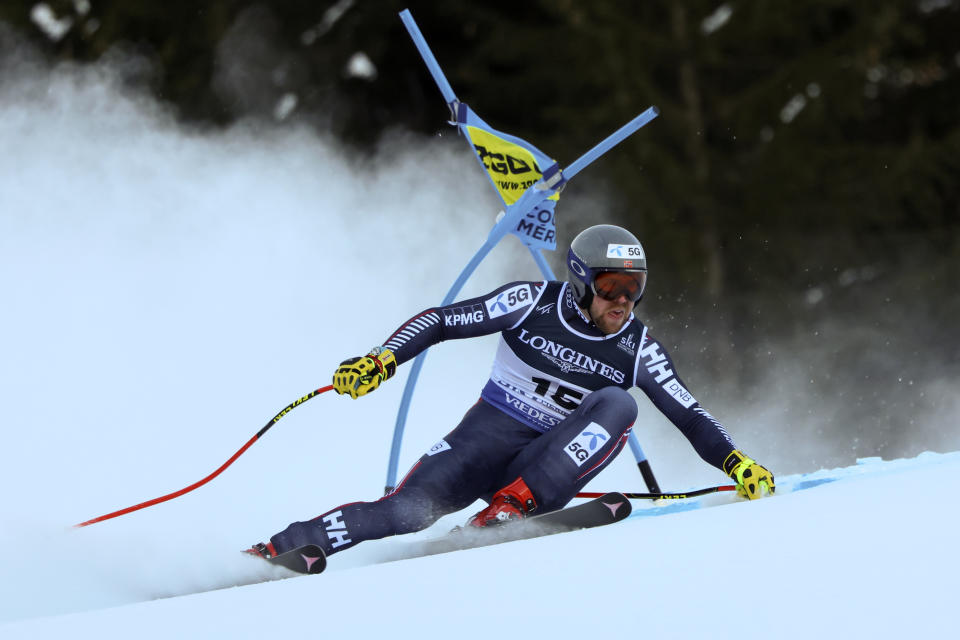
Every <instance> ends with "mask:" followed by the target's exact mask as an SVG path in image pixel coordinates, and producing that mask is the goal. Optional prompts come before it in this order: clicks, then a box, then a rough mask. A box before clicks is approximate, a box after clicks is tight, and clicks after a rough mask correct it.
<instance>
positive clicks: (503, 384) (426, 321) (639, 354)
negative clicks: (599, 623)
mask: <svg viewBox="0 0 960 640" xmlns="http://www.w3.org/2000/svg"><path fill="white" fill-rule="evenodd" d="M567 270H568V278H567V282H511V283H509V284H506V285H503V286H502V287H500V288H498V289H496V290H494V291H493V292H491V293H490V294H488V295H485V296H481V297H479V298H473V299H469V300H464V301H461V302H455V303H453V304H451V305H448V306H445V307H435V308H430V309H427V310H425V311H422V312H421V313H418V314H417V315H415V316H413V317H412V318H411V319H409V320H407V321H406V322H404V323H403V324H402V325H401V326H400V328H398V329H397V330H396V331H395V332H394V333H393V334H392V335H391V336H390V337H389V338H388V339H387V341H386V342H385V343H384V344H383V346H379V347H375V348H374V349H372V350H371V351H370V352H369V353H368V354H367V355H365V356H361V357H358V358H351V359H349V360H346V361H344V362H343V363H341V364H340V366H339V367H338V368H337V370H336V372H335V373H334V375H333V387H334V389H335V390H336V391H337V393H339V394H348V395H350V397H351V398H358V397H360V396H362V395H366V394H367V393H370V392H371V391H374V390H375V389H376V388H377V387H378V386H379V385H380V383H381V382H383V381H384V380H387V379H389V378H390V377H392V376H393V375H394V374H395V373H396V370H397V366H399V365H401V364H403V363H404V362H406V361H408V360H411V359H413V358H414V357H415V356H416V355H417V354H418V353H420V352H421V351H423V350H424V349H426V348H427V347H429V346H431V345H434V344H437V343H438V342H441V341H444V340H450V339H458V338H472V337H475V336H482V335H488V334H491V333H495V332H500V334H501V335H500V343H499V346H498V348H497V353H496V357H495V358H494V362H493V370H492V372H491V374H490V379H489V380H488V381H487V383H486V386H484V388H483V390H482V392H481V394H480V400H479V401H478V402H477V403H476V404H475V405H473V407H471V408H470V409H469V410H468V411H467V413H466V414H465V415H464V417H463V419H462V420H461V421H460V424H459V425H457V427H456V428H455V429H454V430H453V431H451V432H450V433H449V434H448V435H447V436H446V437H444V438H443V439H442V440H440V442H438V443H437V444H436V445H434V446H433V447H432V448H431V449H430V450H429V451H427V452H426V453H425V454H424V455H423V456H422V457H421V458H420V460H419V461H418V462H417V463H416V464H415V465H414V466H413V468H412V469H411V470H410V471H409V473H408V474H407V476H406V477H405V478H404V479H403V480H402V481H401V482H400V484H399V485H398V486H397V487H396V488H395V489H394V490H393V491H392V492H390V493H389V494H387V495H385V496H384V497H382V498H380V499H379V500H376V501H373V502H353V503H348V504H345V505H342V506H339V507H335V508H334V509H331V510H329V511H326V512H325V513H323V514H322V515H320V516H318V517H316V518H313V519H312V520H307V521H304V522H294V523H293V524H291V525H290V526H288V527H287V528H286V529H285V530H283V531H281V532H280V533H277V534H276V535H274V536H272V537H271V538H270V542H269V543H267V544H264V543H258V544H257V545H254V547H253V548H252V549H251V550H250V551H252V552H254V553H259V554H260V555H262V556H264V557H274V556H276V555H278V554H280V553H283V552H285V551H288V550H290V549H294V548H296V547H300V546H302V545H306V544H316V545H318V546H320V547H321V548H322V549H323V550H324V551H325V552H326V554H327V555H330V554H331V553H336V552H338V551H343V550H344V549H348V548H350V547H352V546H354V545H356V544H358V543H359V542H362V541H364V540H373V539H379V538H384V537H386V536H391V535H397V534H402V533H410V532H414V531H419V530H421V529H424V528H426V527H428V526H430V525H431V524H433V523H434V522H435V521H436V520H437V519H438V518H440V517H441V516H443V515H446V514H449V513H453V512H454V511H458V510H460V509H464V508H466V507H467V506H469V505H470V504H471V503H473V502H474V501H475V500H476V499H477V498H483V499H484V500H485V501H486V502H488V506H487V507H486V508H485V509H483V510H482V511H480V512H479V513H477V514H476V515H474V516H473V517H472V518H470V520H469V522H468V523H467V524H468V526H473V527H488V526H493V525H499V524H502V523H504V522H509V521H511V520H517V519H520V518H524V517H526V516H527V515H530V514H533V513H538V514H539V513H546V512H549V511H554V510H557V509H560V508H562V507H564V506H565V505H566V504H567V503H568V502H569V501H570V500H571V499H573V497H574V496H575V495H576V494H577V492H578V491H580V490H581V489H582V488H583V487H584V485H586V484H587V482H588V481H589V480H591V479H593V478H594V477H595V476H596V475H597V474H598V473H599V472H600V471H601V470H602V469H603V468H604V467H606V466H607V465H608V464H610V462H611V461H612V460H613V459H614V458H615V457H616V456H617V454H618V453H620V451H621V450H622V449H623V446H624V444H625V443H626V442H627V438H628V436H629V433H630V428H631V427H632V426H633V422H634V420H635V419H636V417H637V405H636V403H635V402H634V400H633V397H632V396H630V394H628V393H627V391H626V390H627V389H629V388H630V387H633V386H636V387H640V389H642V390H643V392H644V393H645V394H646V395H647V396H648V397H649V398H650V400H651V401H652V402H653V403H654V405H655V406H656V407H657V408H658V409H659V410H660V411H661V412H663V414H664V415H665V416H666V417H667V418H668V419H669V420H670V421H671V422H673V424H674V425H676V427H677V428H678V429H680V431H681V432H682V433H683V434H684V435H685V436H686V437H687V439H688V440H689V441H690V443H691V444H692V445H693V447H694V449H695V450H696V452H697V453H698V454H699V455H700V457H701V458H703V459H704V460H705V461H706V462H707V463H709V464H711V465H713V466H715V467H717V468H718V469H722V470H723V471H725V472H726V474H727V475H728V476H730V477H731V478H732V479H733V480H734V481H735V482H736V484H737V487H738V492H739V493H740V494H741V495H742V496H744V497H746V498H749V499H751V500H752V499H755V498H759V497H762V496H765V495H769V494H772V493H773V492H774V489H775V485H774V477H773V474H772V473H770V471H768V470H767V469H766V468H764V467H763V466H761V465H759V464H757V463H756V462H755V461H754V460H752V459H751V458H749V457H748V456H746V455H745V454H744V453H743V452H742V451H740V450H739V449H737V448H736V447H735V446H734V444H733V442H732V440H731V439H730V437H729V436H728V435H727V433H726V431H725V430H724V428H723V426H722V425H721V424H720V423H719V422H718V421H717V420H716V419H715V418H714V417H713V416H711V415H710V414H709V413H707V411H706V410H705V409H703V408H702V407H701V406H700V403H699V402H697V400H696V399H695V398H694V397H693V395H691V394H690V392H689V391H688V390H687V388H686V385H685V384H684V383H683V382H682V381H681V380H680V378H679V376H677V374H676V370H675V368H674V366H673V362H672V360H671V359H670V356H669V355H668V354H667V352H666V350H665V349H664V348H663V346H662V345H661V344H660V343H659V342H657V341H656V340H655V339H654V338H653V336H651V335H650V334H649V332H648V331H647V328H646V327H645V326H644V325H643V323H641V322H640V321H639V320H638V319H637V318H636V317H635V316H634V315H633V310H634V308H635V307H636V305H637V304H638V303H639V302H640V300H641V298H642V297H643V291H644V288H645V285H646V280H647V264H646V255H645V254H644V251H643V247H641V245H640V242H639V241H638V240H637V238H636V237H635V236H634V235H633V234H631V233H630V232H629V231H627V230H626V229H623V228H620V227H617V226H613V225H597V226H593V227H590V228H588V229H586V230H584V231H582V232H581V233H580V234H579V235H578V236H577V237H576V238H574V240H573V242H572V243H571V244H570V250H569V252H568V256H567Z"/></svg>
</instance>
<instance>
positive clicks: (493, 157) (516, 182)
mask: <svg viewBox="0 0 960 640" xmlns="http://www.w3.org/2000/svg"><path fill="white" fill-rule="evenodd" d="M458 111H459V113H458V114H457V120H458V122H457V125H458V126H459V128H460V131H461V132H462V133H463V135H464V136H466V138H467V139H468V140H469V141H470V144H471V145H472V146H473V148H474V150H475V151H476V154H477V159H478V160H479V161H480V164H481V165H483V168H484V170H485V171H486V173H487V177H488V178H490V182H491V184H493V188H494V189H496V190H497V193H498V194H499V195H500V199H501V200H503V203H504V205H505V206H510V205H512V204H514V203H515V202H517V200H519V199H520V196H522V195H523V194H524V192H526V191H527V189H529V188H530V187H531V186H532V185H534V184H536V183H537V182H538V181H539V180H540V179H541V178H542V177H543V173H544V171H546V170H548V169H550V168H552V167H554V165H556V161H555V160H553V159H551V158H550V157H549V156H547V155H546V154H545V153H543V152H542V151H540V150H539V149H537V148H536V147H535V146H533V145H532V144H530V143H529V142H526V141H525V140H521V139H520V138H517V137H516V136H511V135H510V134H507V133H503V132H501V131H497V130H496V129H493V128H492V127H491V126H490V125H488V124H487V123H486V122H484V121H483V120H482V119H481V118H480V117H479V116H478V115H477V114H476V113H474V111H473V110H472V109H470V107H468V106H467V105H465V104H462V103H461V104H460V105H459V109H458ZM559 198H560V194H559V193H552V194H551V195H550V196H549V197H547V198H545V199H544V200H542V201H541V202H539V203H538V204H537V205H536V206H534V207H533V208H532V209H531V210H530V211H528V212H527V213H526V215H524V217H523V218H521V219H520V221H519V222H518V223H517V225H516V227H514V228H513V229H512V230H511V231H510V233H512V234H514V235H515V236H517V237H518V238H520V240H521V241H523V243H524V244H525V245H527V246H528V247H530V248H531V249H546V250H548V251H553V250H555V249H556V248H557V232H556V225H555V223H554V210H555V208H556V206H557V200H559Z"/></svg>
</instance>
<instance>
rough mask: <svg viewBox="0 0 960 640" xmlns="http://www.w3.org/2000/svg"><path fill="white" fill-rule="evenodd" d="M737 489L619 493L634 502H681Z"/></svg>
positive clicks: (585, 495)
mask: <svg viewBox="0 0 960 640" xmlns="http://www.w3.org/2000/svg"><path fill="white" fill-rule="evenodd" d="M736 489H737V487H736V486H735V485H732V484H723V485H720V486H718V487H706V488H705V489H695V490H694V491H684V492H682V493H629V492H626V491H621V492H620V493H622V494H623V495H624V496H625V497H627V498H632V499H634V500H683V499H684V498H695V497H697V496H702V495H706V494H708V493H717V492H718V491H736ZM604 495H606V494H605V493H596V492H593V491H584V492H581V493H578V494H577V495H576V497H577V498H599V497H601V496H604Z"/></svg>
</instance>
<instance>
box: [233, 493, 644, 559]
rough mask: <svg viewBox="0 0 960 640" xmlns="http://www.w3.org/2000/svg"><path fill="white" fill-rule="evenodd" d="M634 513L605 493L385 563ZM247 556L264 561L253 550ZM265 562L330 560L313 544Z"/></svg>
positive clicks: (426, 544)
mask: <svg viewBox="0 0 960 640" xmlns="http://www.w3.org/2000/svg"><path fill="white" fill-rule="evenodd" d="M631 510H632V507H631V506H630V501H629V500H628V499H627V497H626V496H625V495H623V494H622V493H617V492H611V493H606V494H604V495H603V496H601V497H599V498H594V499H593V500H589V501H587V502H584V503H582V504H578V505H576V506H573V507H567V508H566V509H560V510H559V511H551V512H550V513H544V514H541V515H536V516H530V517H529V518H524V519H523V520H520V521H517V522H509V523H507V524H504V525H501V526H498V527H485V528H482V529H480V528H475V527H457V528H456V529H454V530H453V531H451V532H450V533H448V534H446V535H445V536H443V537H440V538H435V539H433V540H425V541H423V542H415V543H413V544H411V545H410V547H409V548H408V550H406V551H405V552H401V553H399V554H397V555H394V556H393V557H391V558H389V560H386V561H390V560H403V559H408V558H419V557H421V556H432V555H435V554H438V553H447V552H450V551H459V550H461V549H472V548H474V547H486V546H489V545H493V544H500V543H503V542H512V541H514V540H526V539H529V538H538V537H541V536H549V535H553V534H555V533H563V532H565V531H576V530H577V529H589V528H592V527H600V526H603V525H605V524H613V523H614V522H620V521H621V520H624V519H626V518H627V517H628V516H629V515H630V513H631ZM248 553H251V554H252V555H256V556H258V557H263V556H261V555H260V554H259V553H257V552H254V551H252V550H251V551H249V552H248ZM264 559H265V560H266V561H267V562H269V563H271V564H277V565H280V566H282V567H286V568H287V569H290V570H291V571H295V572H297V573H304V574H313V573H320V572H322V571H323V570H324V569H325V568H326V566H327V558H326V555H325V554H324V553H323V549H321V548H320V547H318V546H317V545H313V544H308V545H305V546H302V547H297V548H296V549H291V550H290V551H287V552H285V553H281V554H280V555H278V556H276V557H273V558H264Z"/></svg>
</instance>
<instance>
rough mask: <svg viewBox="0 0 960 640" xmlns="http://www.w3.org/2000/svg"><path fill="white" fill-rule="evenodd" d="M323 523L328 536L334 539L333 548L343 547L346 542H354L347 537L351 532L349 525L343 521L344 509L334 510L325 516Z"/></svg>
mask: <svg viewBox="0 0 960 640" xmlns="http://www.w3.org/2000/svg"><path fill="white" fill-rule="evenodd" d="M323 524H324V528H325V529H326V530H327V537H328V538H330V540H332V541H333V542H332V543H331V544H330V546H331V548H333V549H336V548H337V547H342V546H343V545H345V544H350V543H351V542H353V540H351V539H350V538H348V537H347V536H349V535H350V532H349V531H347V525H346V523H345V522H344V521H343V511H334V512H333V513H330V514H327V515H325V516H323Z"/></svg>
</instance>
